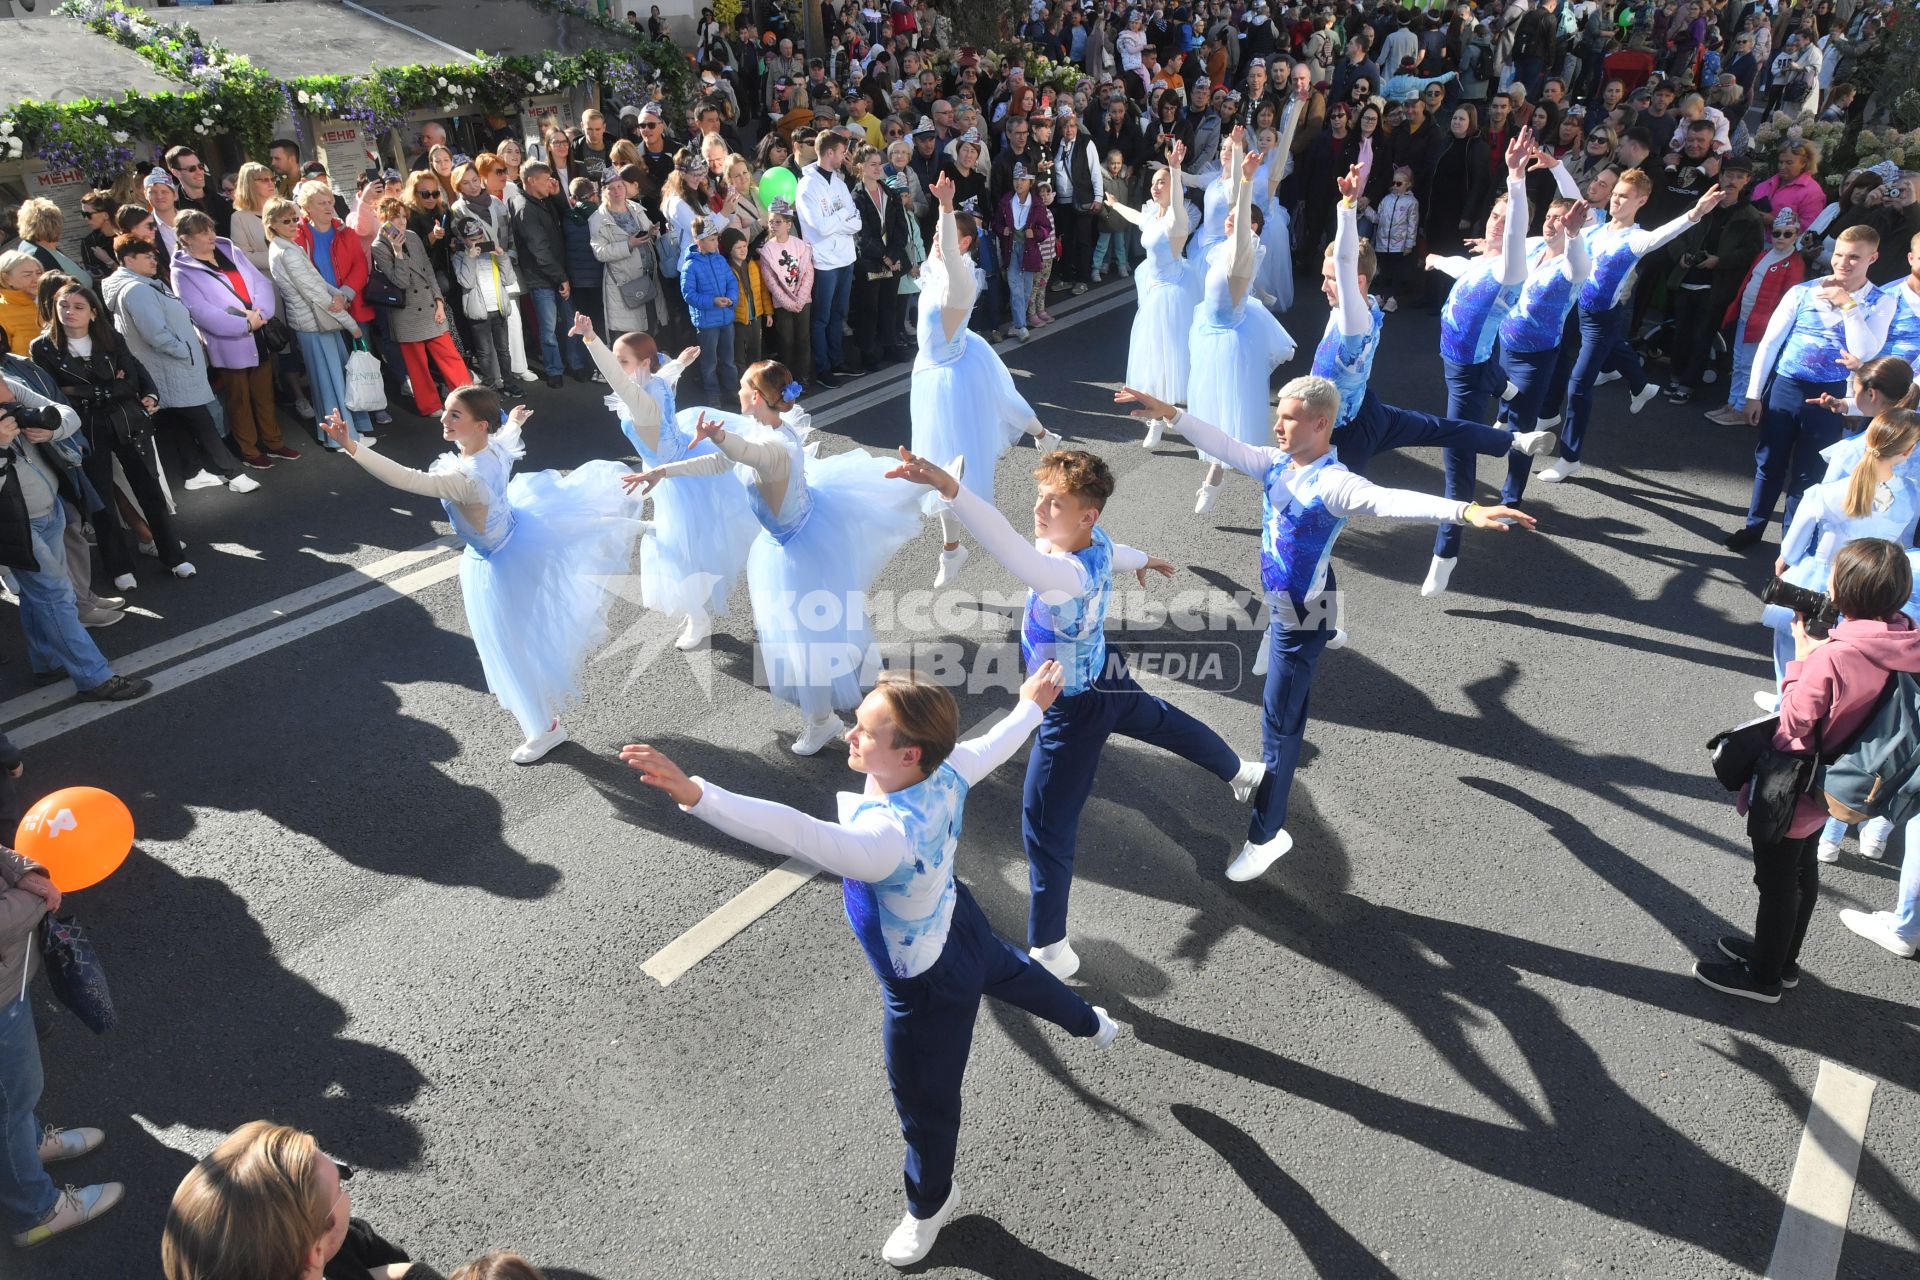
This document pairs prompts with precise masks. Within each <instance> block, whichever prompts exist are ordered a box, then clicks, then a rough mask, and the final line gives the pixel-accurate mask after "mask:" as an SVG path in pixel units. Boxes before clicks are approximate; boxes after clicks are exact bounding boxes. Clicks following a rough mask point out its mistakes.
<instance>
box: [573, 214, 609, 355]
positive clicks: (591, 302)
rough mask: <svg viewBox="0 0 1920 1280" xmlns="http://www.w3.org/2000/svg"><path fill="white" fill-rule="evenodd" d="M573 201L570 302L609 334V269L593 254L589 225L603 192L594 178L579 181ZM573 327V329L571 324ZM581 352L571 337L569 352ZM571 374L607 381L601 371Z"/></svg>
mask: <svg viewBox="0 0 1920 1280" xmlns="http://www.w3.org/2000/svg"><path fill="white" fill-rule="evenodd" d="M567 194H568V195H569V196H570V197H571V199H569V200H568V202H567V218H566V222H565V223H564V224H563V226H562V230H563V231H564V232H565V234H566V240H567V283H568V285H569V286H571V293H570V294H569V296H568V299H567V301H568V302H569V304H571V305H572V307H573V309H574V311H575V312H576V313H577V314H579V315H583V316H585V317H587V318H588V319H589V320H591V321H593V328H594V332H595V333H605V332H606V328H607V318H606V308H605V307H604V306H602V305H601V301H600V299H601V292H600V291H601V287H602V285H603V283H604V281H605V279H606V268H605V267H603V266H601V265H600V259H599V258H597V257H595V256H594V253H593V232H592V230H591V228H590V227H589V225H588V223H589V222H590V221H591V219H592V218H593V215H594V214H595V213H597V212H598V211H599V209H600V200H599V194H600V193H599V189H598V188H597V187H595V186H594V184H593V182H592V180H591V179H588V178H575V179H574V180H573V189H572V190H571V191H569V192H568V193H567ZM568 327H569V328H571V327H572V326H571V325H569V326H568ZM576 349H578V350H579V352H580V356H581V358H582V359H583V360H584V359H585V358H586V349H585V348H584V347H583V346H581V343H580V339H578V338H576V337H574V336H572V335H571V334H569V335H568V336H567V351H568V354H569V355H571V354H572V353H573V351H574V350H576ZM568 372H569V373H571V374H572V375H573V377H574V378H576V379H578V380H579V381H581V382H585V381H588V380H589V374H590V375H591V380H592V381H594V382H605V381H606V379H605V378H603V377H601V376H600V371H599V370H598V369H588V370H585V371H583V370H581V369H579V368H570V369H569V370H568Z"/></svg>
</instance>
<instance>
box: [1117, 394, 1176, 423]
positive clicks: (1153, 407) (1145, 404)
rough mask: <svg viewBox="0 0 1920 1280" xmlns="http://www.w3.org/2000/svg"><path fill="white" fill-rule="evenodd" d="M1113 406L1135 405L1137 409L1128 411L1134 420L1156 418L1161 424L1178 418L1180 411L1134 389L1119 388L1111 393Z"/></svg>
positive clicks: (1157, 398) (1163, 401) (1155, 397)
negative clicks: (1137, 406)
mask: <svg viewBox="0 0 1920 1280" xmlns="http://www.w3.org/2000/svg"><path fill="white" fill-rule="evenodd" d="M1113 402H1114V403H1115V404H1137V405H1139V406H1140V407H1139V408H1138V409H1131V410H1128V412H1129V413H1131V414H1132V415H1133V416H1134V417H1136V418H1158V419H1160V420H1161V421H1163V422H1172V421H1173V420H1174V419H1175V418H1177V417H1179V416H1180V411H1179V410H1178V409H1176V408H1174V407H1173V406H1172V405H1170V404H1168V403H1167V402H1166V401H1165V400H1162V399H1160V398H1159V397H1157V396H1150V395H1148V394H1147V393H1146V392H1144V391H1140V390H1138V389H1136V388H1134V387H1121V388H1120V389H1119V390H1118V391H1116V392H1114V393H1113Z"/></svg>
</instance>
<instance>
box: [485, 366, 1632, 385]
mask: <svg viewBox="0 0 1920 1280" xmlns="http://www.w3.org/2000/svg"><path fill="white" fill-rule="evenodd" d="M513 376H514V377H516V378H518V379H520V381H522V382H538V381H540V375H539V374H537V373H535V372H534V371H533V370H531V369H521V370H518V371H517V372H516V373H515V374H514V375H513ZM1613 376H1614V377H1616V378H1617V377H1619V376H1620V375H1619V374H1617V373H1616V374H1614V375H1613Z"/></svg>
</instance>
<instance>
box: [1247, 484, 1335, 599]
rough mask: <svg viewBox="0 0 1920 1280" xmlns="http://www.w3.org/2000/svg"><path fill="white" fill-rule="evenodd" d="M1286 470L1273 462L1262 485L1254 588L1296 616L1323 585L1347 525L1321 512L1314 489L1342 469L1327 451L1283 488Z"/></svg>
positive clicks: (1324, 508)
mask: <svg viewBox="0 0 1920 1280" xmlns="http://www.w3.org/2000/svg"><path fill="white" fill-rule="evenodd" d="M1288 466H1289V461H1288V459H1286V458H1281V459H1280V460H1279V461H1278V462H1275V463H1274V464H1273V465H1272V466H1271V467H1269V468H1268V469H1267V474H1266V476H1265V478H1264V484H1263V486H1262V487H1263V490H1264V492H1263V494H1262V517H1261V522H1260V524H1261V528H1260V586H1261V588H1262V589H1264V590H1265V591H1266V593H1267V602H1268V604H1269V605H1270V606H1272V607H1273V608H1274V609H1275V610H1276V611H1279V610H1280V608H1281V605H1282V602H1284V603H1285V604H1286V606H1287V607H1288V608H1290V609H1291V610H1292V612H1293V616H1296V617H1297V616H1299V615H1300V614H1301V613H1302V612H1303V611H1304V609H1305V607H1306V603H1307V601H1309V600H1311V599H1313V598H1314V597H1315V596H1317V595H1319V594H1320V591H1321V589H1322V588H1323V587H1324V586H1325V585H1326V581H1327V562H1328V560H1330V559H1331V558H1332V557H1333V544H1334V541H1335V540H1336V539H1337V538H1339V536H1340V531H1341V530H1342V529H1344V528H1346V526H1347V518H1346V517H1345V516H1337V515H1335V514H1333V512H1331V511H1329V510H1328V509H1327V504H1326V502H1325V501H1324V500H1323V499H1322V498H1321V497H1320V493H1319V488H1320V485H1321V484H1322V483H1323V482H1324V479H1325V477H1326V476H1327V475H1328V473H1329V469H1330V468H1334V467H1339V470H1341V471H1344V470H1346V468H1345V467H1340V466H1339V459H1338V457H1337V456H1336V455H1335V453H1334V452H1333V451H1329V452H1328V453H1327V454H1326V455H1325V456H1324V457H1322V458H1321V459H1319V460H1318V461H1317V462H1314V463H1311V464H1310V465H1308V466H1306V467H1304V468H1302V470H1301V473H1300V475H1299V477H1298V482H1297V484H1296V485H1295V486H1294V487H1293V488H1289V487H1288V485H1287V468H1288ZM1282 616H1285V615H1282Z"/></svg>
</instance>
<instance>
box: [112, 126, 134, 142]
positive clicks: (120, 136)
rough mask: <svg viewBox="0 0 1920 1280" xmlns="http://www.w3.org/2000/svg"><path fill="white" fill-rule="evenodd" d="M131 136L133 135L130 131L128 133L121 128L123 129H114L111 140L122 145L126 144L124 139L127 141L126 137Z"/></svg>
mask: <svg viewBox="0 0 1920 1280" xmlns="http://www.w3.org/2000/svg"><path fill="white" fill-rule="evenodd" d="M132 136H133V135H132V134H130V133H128V132H126V131H125V130H123V129H115V130H114V131H113V140H114V141H115V142H117V143H119V144H121V145H122V146H125V145H126V141H127V139H128V138H130V137H132Z"/></svg>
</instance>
